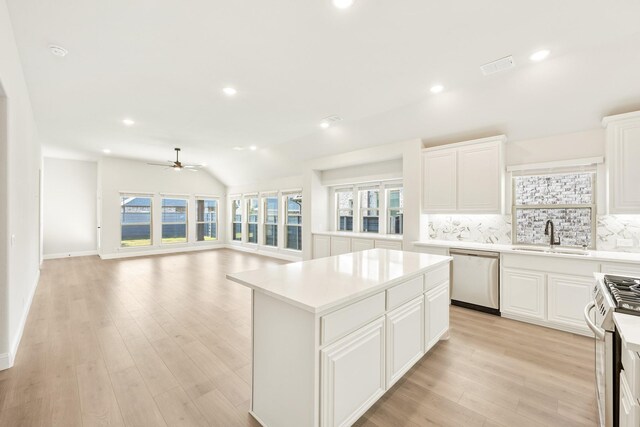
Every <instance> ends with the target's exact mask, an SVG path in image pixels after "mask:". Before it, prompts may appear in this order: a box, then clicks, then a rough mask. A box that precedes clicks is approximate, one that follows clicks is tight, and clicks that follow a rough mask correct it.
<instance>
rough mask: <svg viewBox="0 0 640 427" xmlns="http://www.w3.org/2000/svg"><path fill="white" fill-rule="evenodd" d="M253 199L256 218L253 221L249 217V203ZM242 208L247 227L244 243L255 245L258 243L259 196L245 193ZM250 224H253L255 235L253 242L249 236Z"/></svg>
mask: <svg viewBox="0 0 640 427" xmlns="http://www.w3.org/2000/svg"><path fill="white" fill-rule="evenodd" d="M253 200H255V202H256V220H255V222H253V221H250V220H249V219H250V218H251V214H250V204H251V202H252V201H253ZM244 201H245V203H244V208H245V212H246V215H245V225H246V227H247V232H246V243H248V244H250V245H257V244H259V243H260V232H259V229H260V198H259V197H258V195H257V194H255V195H247V196H245V198H244ZM251 225H255V230H256V237H255V242H252V241H250V240H249V239H250V236H249V229H250V228H251V227H250V226H251Z"/></svg>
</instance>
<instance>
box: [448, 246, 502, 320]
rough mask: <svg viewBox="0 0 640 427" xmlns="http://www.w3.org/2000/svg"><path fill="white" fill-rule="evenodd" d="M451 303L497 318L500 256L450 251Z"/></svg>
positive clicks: (484, 252) (493, 253)
mask: <svg viewBox="0 0 640 427" xmlns="http://www.w3.org/2000/svg"><path fill="white" fill-rule="evenodd" d="M449 255H451V256H452V257H453V271H452V273H451V303H452V304H455V305H459V306H462V307H467V308H472V309H475V310H481V311H484V312H487V313H492V314H498V315H499V314H500V279H499V277H500V273H499V272H500V254H498V253H496V252H486V251H473V250H464V249H451V250H450V251H449Z"/></svg>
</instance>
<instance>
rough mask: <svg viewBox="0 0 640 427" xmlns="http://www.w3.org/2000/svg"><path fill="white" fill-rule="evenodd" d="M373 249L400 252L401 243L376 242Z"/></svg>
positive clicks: (391, 241) (389, 241)
mask: <svg viewBox="0 0 640 427" xmlns="http://www.w3.org/2000/svg"><path fill="white" fill-rule="evenodd" d="M375 247H376V248H380V249H394V250H396V251H401V250H402V242H401V241H399V240H397V241H394V240H376V241H375Z"/></svg>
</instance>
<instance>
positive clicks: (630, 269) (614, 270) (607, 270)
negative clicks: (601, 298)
mask: <svg viewBox="0 0 640 427" xmlns="http://www.w3.org/2000/svg"><path fill="white" fill-rule="evenodd" d="M602 272H603V273H604V274H613V275H617V276H631V277H640V265H637V264H623V263H603V264H602Z"/></svg>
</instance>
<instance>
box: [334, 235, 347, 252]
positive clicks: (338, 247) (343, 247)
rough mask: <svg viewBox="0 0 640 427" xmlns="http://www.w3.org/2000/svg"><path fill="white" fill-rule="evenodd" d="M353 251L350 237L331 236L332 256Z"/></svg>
mask: <svg viewBox="0 0 640 427" xmlns="http://www.w3.org/2000/svg"><path fill="white" fill-rule="evenodd" d="M349 252H351V239H350V238H349V237H339V236H331V256H334V255H342V254H348V253H349Z"/></svg>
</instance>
